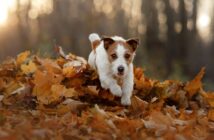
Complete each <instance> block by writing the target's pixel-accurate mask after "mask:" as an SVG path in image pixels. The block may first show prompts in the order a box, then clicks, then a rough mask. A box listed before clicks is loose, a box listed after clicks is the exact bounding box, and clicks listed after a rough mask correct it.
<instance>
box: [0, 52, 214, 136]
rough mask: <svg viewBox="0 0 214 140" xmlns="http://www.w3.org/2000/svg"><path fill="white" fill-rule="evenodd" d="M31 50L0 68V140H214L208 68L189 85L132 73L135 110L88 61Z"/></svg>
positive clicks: (213, 99) (213, 97) (213, 98)
mask: <svg viewBox="0 0 214 140" xmlns="http://www.w3.org/2000/svg"><path fill="white" fill-rule="evenodd" d="M58 52H59V54H60V56H59V58H57V59H49V58H40V57H38V56H36V55H32V54H30V52H29V51H26V52H23V53H21V54H19V55H18V56H17V57H16V58H10V59H7V60H5V61H4V62H3V63H2V64H1V65H0V139H1V140H4V139H5V140H16V139H19V140H26V139H39V140H41V139H57V140H62V139H72V140H73V139H78V140H79V139H80V140H82V139H91V140H99V139H102V140H111V139H116V140H123V139H125V140H128V139H132V140H139V139H149V140H152V139H169V140H173V139H175V140H190V139H197V140H198V139H199V140H200V139H207V140H208V139H210V140H211V139H214V122H213V121H214V108H213V107H214V93H212V92H206V91H204V90H203V87H202V86H203V84H202V82H201V79H202V77H203V75H204V73H205V69H204V68H202V69H201V71H200V72H199V73H198V75H196V77H195V78H194V79H193V80H192V81H189V82H186V83H182V82H179V81H171V80H166V81H163V82H160V81H158V80H152V79H149V78H147V77H145V76H144V73H143V70H142V69H141V68H135V70H134V73H135V88H134V93H133V96H132V105H131V106H129V107H124V106H121V105H120V98H118V97H114V96H113V95H112V94H111V93H109V91H106V90H103V89H102V88H101V87H100V83H99V80H98V76H97V74H96V72H95V71H93V70H92V69H90V68H89V66H88V65H87V62H86V60H85V59H83V58H81V57H78V56H75V55H72V54H69V55H65V54H64V53H63V51H62V50H61V48H58Z"/></svg>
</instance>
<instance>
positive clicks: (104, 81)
mask: <svg viewBox="0 0 214 140" xmlns="http://www.w3.org/2000/svg"><path fill="white" fill-rule="evenodd" d="M100 82H101V86H102V88H104V89H110V92H111V93H112V94H113V95H115V96H119V97H121V95H122V90H121V87H120V86H119V85H118V84H117V81H116V80H115V79H113V78H111V77H110V76H109V75H100Z"/></svg>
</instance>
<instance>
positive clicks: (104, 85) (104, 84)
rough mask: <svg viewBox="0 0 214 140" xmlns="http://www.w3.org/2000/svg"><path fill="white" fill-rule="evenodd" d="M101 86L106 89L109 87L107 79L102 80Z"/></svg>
mask: <svg viewBox="0 0 214 140" xmlns="http://www.w3.org/2000/svg"><path fill="white" fill-rule="evenodd" d="M101 87H102V88H103V89H106V90H107V89H108V85H107V84H106V83H105V81H101Z"/></svg>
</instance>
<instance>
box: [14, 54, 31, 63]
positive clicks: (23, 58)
mask: <svg viewBox="0 0 214 140" xmlns="http://www.w3.org/2000/svg"><path fill="white" fill-rule="evenodd" d="M29 55H30V51H25V52H22V53H20V54H19V55H18V56H17V59H16V63H17V65H21V64H22V63H24V62H25V61H26V59H27V58H28V56H29Z"/></svg>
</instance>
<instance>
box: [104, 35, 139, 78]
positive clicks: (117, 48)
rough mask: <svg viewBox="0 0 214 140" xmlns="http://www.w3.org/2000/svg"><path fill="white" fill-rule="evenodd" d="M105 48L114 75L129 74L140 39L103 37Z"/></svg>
mask: <svg viewBox="0 0 214 140" xmlns="http://www.w3.org/2000/svg"><path fill="white" fill-rule="evenodd" d="M101 40H102V41H103V43H104V48H105V50H106V52H107V54H108V59H109V62H110V64H111V68H112V72H113V75H114V76H116V77H123V76H125V75H126V74H127V72H128V68H129V65H130V64H131V63H132V61H133V59H134V56H135V51H136V49H137V47H138V45H139V39H137V38H131V39H128V40H125V39H123V38H122V37H118V36H114V37H106V36H105V37H103V38H102V39H101Z"/></svg>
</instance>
